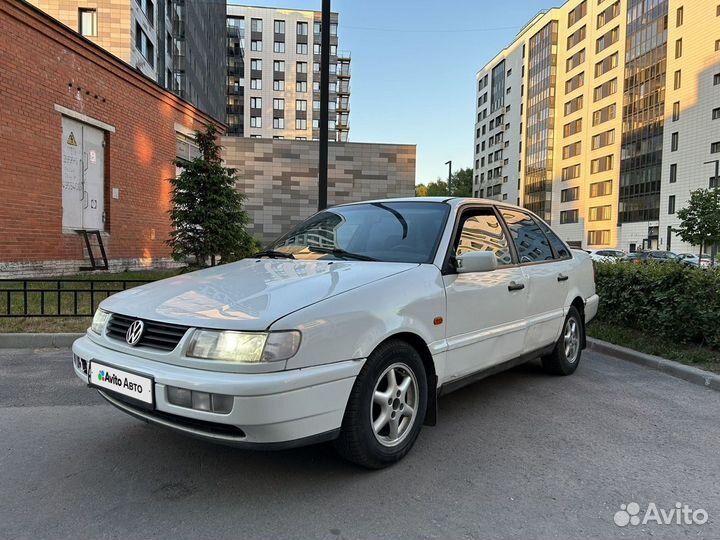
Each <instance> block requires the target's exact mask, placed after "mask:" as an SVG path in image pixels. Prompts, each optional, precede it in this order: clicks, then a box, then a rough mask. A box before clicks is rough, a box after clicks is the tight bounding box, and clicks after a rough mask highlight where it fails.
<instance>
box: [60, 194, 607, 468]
mask: <svg viewBox="0 0 720 540" xmlns="http://www.w3.org/2000/svg"><path fill="white" fill-rule="evenodd" d="M597 306H598V297H597V295H596V294H595V284H594V280H593V268H592V264H591V261H590V257H589V256H588V255H587V253H585V252H582V251H575V252H572V251H571V250H570V249H569V248H568V246H567V245H566V244H565V243H564V242H562V241H561V240H560V239H559V238H558V236H557V235H556V234H554V233H553V232H552V230H550V228H549V227H548V226H547V225H546V224H545V223H544V222H543V221H542V220H541V219H538V218H537V217H536V216H535V215H533V214H532V213H530V212H528V211H526V210H523V209H521V208H518V207H515V206H510V205H505V204H500V203H496V202H493V201H487V200H483V199H460V198H422V199H415V198H413V199H390V200H381V201H371V202H363V203H354V204H348V205H343V206H337V207H334V208H331V209H329V210H325V211H322V212H319V213H317V214H315V215H314V216H312V217H311V218H309V219H308V220H307V221H305V222H304V223H302V224H301V225H299V226H298V227H296V228H295V229H293V230H292V231H291V232H289V233H288V234H286V235H284V236H283V237H281V238H280V239H279V240H277V241H276V242H275V243H274V244H272V245H271V246H270V247H269V249H268V250H267V251H265V252H263V253H262V254H260V255H258V256H257V257H253V258H251V259H245V260H243V261H240V262H236V263H232V264H227V265H223V266H219V267H214V268H210V269H207V270H201V271H198V272H194V273H189V274H185V275H180V276H176V277H173V278H170V279H165V280H163V281H159V282H156V283H152V284H149V285H144V286H142V287H137V288H135V289H131V290H128V291H125V292H122V293H119V294H116V295H114V296H111V297H109V298H108V299H107V300H105V301H104V302H102V304H101V305H100V309H98V311H97V313H96V314H95V317H94V319H93V322H92V326H91V327H90V328H89V329H88V332H87V335H86V336H84V337H82V338H80V339H79V340H77V341H76V342H75V343H74V345H73V357H74V361H73V364H74V369H75V372H76V373H77V375H78V377H80V379H82V381H83V382H86V383H87V384H89V385H90V386H91V387H93V388H97V390H98V391H99V393H100V395H101V396H102V397H103V398H105V399H106V400H107V401H109V402H110V403H112V404H113V405H114V406H115V407H117V408H119V409H120V410H122V411H124V412H126V413H129V414H131V415H133V416H136V417H138V418H140V419H143V420H145V421H147V422H150V423H152V424H157V425H160V426H165V427H168V428H171V429H174V430H176V431H179V432H182V433H185V434H188V435H193V436H197V437H202V438H205V439H209V440H212V441H217V442H222V443H229V444H235V445H238V446H242V447H248V448H250V447H253V448H276V447H288V446H294V445H301V444H309V443H313V442H318V441H323V440H334V443H335V446H336V448H337V449H338V451H339V452H340V453H341V454H342V455H343V456H344V457H346V458H347V459H349V460H351V461H354V462H356V463H359V464H361V465H364V466H366V467H372V468H380V467H384V466H387V465H389V464H391V463H393V462H395V461H397V460H399V459H400V458H402V457H403V456H404V455H405V454H406V453H407V452H408V451H409V450H410V448H411V447H412V445H413V443H414V442H415V440H416V438H417V436H418V433H419V431H420V428H421V427H422V425H423V424H434V423H435V419H436V410H437V400H438V397H439V396H440V395H441V394H443V393H446V392H448V391H450V390H452V389H454V388H457V387H459V386H461V385H463V384H467V383H469V382H472V381H475V380H477V379H479V378H481V377H484V376H487V375H489V374H492V373H495V372H497V371H499V370H501V369H506V368H509V367H511V366H514V365H517V364H518V363H520V362H524V361H527V360H530V359H533V358H538V357H540V358H542V364H543V366H544V368H545V369H546V370H547V371H548V372H550V373H553V374H558V375H569V374H571V373H573V372H574V371H575V369H576V368H577V366H578V363H579V362H580V355H581V351H582V349H583V347H584V346H585V323H586V322H588V321H589V320H590V319H592V317H593V316H594V315H595V313H596V311H597Z"/></svg>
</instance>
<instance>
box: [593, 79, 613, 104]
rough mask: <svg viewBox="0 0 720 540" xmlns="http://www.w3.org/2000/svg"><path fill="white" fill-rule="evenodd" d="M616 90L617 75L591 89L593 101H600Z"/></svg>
mask: <svg viewBox="0 0 720 540" xmlns="http://www.w3.org/2000/svg"><path fill="white" fill-rule="evenodd" d="M615 92H617V77H616V78H614V79H611V80H609V81H607V82H605V83H603V84H601V85H600V86H596V87H595V90H594V91H593V101H600V100H601V99H604V98H606V97H608V96H611V95H613V94H614V93H615Z"/></svg>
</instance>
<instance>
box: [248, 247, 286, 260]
mask: <svg viewBox="0 0 720 540" xmlns="http://www.w3.org/2000/svg"><path fill="white" fill-rule="evenodd" d="M256 257H270V258H271V259H294V258H295V255H293V254H292V253H285V252H284V251H275V250H274V249H266V250H265V251H261V252H260V253H258V254H257V255H256Z"/></svg>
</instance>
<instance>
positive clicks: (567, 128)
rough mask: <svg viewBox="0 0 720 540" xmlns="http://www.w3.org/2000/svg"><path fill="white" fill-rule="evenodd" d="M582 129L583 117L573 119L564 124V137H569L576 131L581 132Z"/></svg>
mask: <svg viewBox="0 0 720 540" xmlns="http://www.w3.org/2000/svg"><path fill="white" fill-rule="evenodd" d="M581 130H582V118H578V119H577V120H573V121H572V122H568V123H567V124H565V125H564V126H563V137H569V136H570V135H575V133H579V132H580V131H581Z"/></svg>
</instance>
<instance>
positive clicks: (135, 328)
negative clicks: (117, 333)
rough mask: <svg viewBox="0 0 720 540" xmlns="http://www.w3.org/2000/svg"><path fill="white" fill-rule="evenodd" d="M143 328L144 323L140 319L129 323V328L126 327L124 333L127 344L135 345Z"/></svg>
mask: <svg viewBox="0 0 720 540" xmlns="http://www.w3.org/2000/svg"><path fill="white" fill-rule="evenodd" d="M144 330H145V325H144V324H143V322H142V321H141V320H140V319H138V320H136V321H134V322H133V323H132V324H131V325H130V328H128V329H127V333H126V334H125V341H127V342H128V345H137V344H138V342H139V341H140V338H141V337H142V335H143V331H144Z"/></svg>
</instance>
